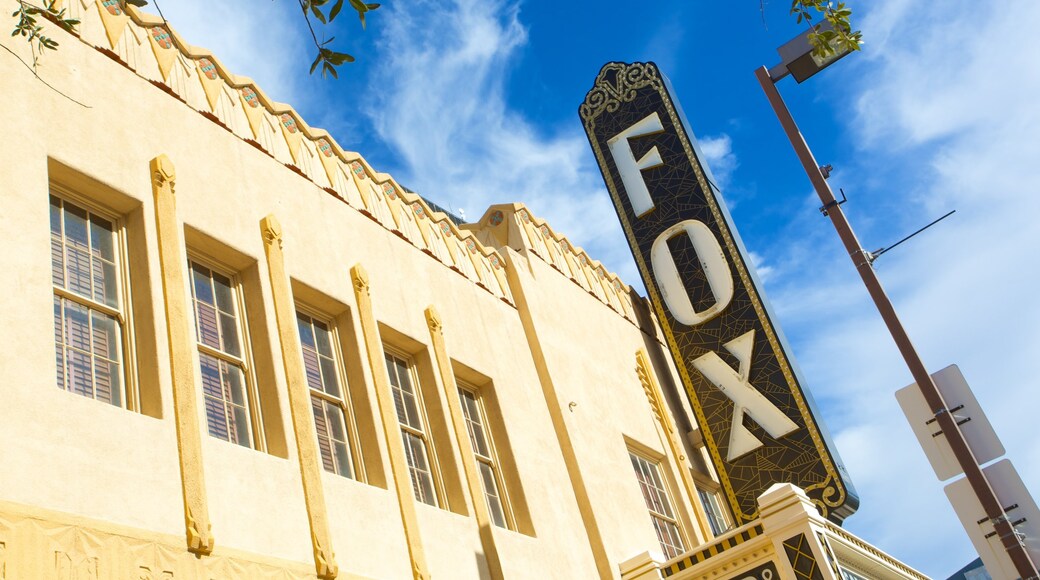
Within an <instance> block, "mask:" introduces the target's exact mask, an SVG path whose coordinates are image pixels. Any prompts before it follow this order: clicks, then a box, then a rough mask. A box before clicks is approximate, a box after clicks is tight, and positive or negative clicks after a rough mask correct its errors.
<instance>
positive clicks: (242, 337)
mask: <svg viewBox="0 0 1040 580" xmlns="http://www.w3.org/2000/svg"><path fill="white" fill-rule="evenodd" d="M192 263H195V264H198V265H199V266H202V267H203V268H206V269H207V270H209V271H210V276H211V277H212V275H213V274H219V275H221V276H223V277H225V278H227V279H228V280H229V281H230V284H229V287H230V289H231V294H232V302H233V304H234V306H235V313H234V314H235V320H236V323H237V324H236V325H235V327H236V329H237V333H238V340H239V348H240V349H241V351H242V354H241V356H239V357H236V356H235V355H232V354H229V353H225V352H223V351H221V350H220V349H217V348H213V347H211V346H209V345H206V344H203V343H202V342H201V341H200V340H199V338H200V336H201V334H200V330H199V321H198V312H197V311H196V307H195V303H196V297H195V284H194V274H193V273H192ZM186 265H187V268H188V271H187V276H186V277H185V278H186V280H185V282H186V283H187V285H188V304H189V307H190V309H191V313H192V323H193V325H194V326H193V327H192V330H193V332H194V338H195V353H196V355H195V357H196V365H195V369H196V370H197V371H198V373H199V375H198V376H199V387H200V388H202V380H201V379H202V358H201V356H200V355H202V354H206V355H208V356H211V357H214V358H216V359H217V360H218V361H223V362H226V363H229V364H232V365H236V366H238V365H240V366H239V368H240V369H241V370H242V377H243V380H244V381H245V385H244V389H245V397H244V400H245V403H246V416H247V417H248V427H249V445H241V444H239V443H238V442H236V441H233V440H231V439H222V438H220V437H217V436H216V435H213V434H212V433H210V432H209V415H208V414H207V413H206V412H205V397H206V395H205V392H203V395H202V397H203V399H202V403H203V404H202V407H203V415H204V416H205V418H206V434H207V435H209V436H210V437H212V438H214V439H217V440H218V441H224V442H226V443H231V444H233V445H236V446H239V447H245V448H248V449H253V450H256V451H260V452H263V453H267V438H266V437H265V433H264V425H263V418H262V416H261V407H260V398H259V393H258V391H257V385H256V383H257V377H256V370H255V362H254V361H253V348H252V347H253V345H252V341H251V340H250V332H249V320H248V316H247V314H246V304H245V292H244V291H243V288H242V279H241V276H240V274H239V271H238V270H237V269H235V268H232V267H230V266H228V265H226V264H224V263H222V262H220V261H219V260H216V259H213V258H211V257H209V256H208V255H205V254H201V253H199V252H196V251H193V250H192V249H191V248H188V249H187V261H186ZM218 327H219V323H218ZM227 405H228V402H227V401H226V400H225V401H224V406H225V411H224V412H225V416H226V414H227Z"/></svg>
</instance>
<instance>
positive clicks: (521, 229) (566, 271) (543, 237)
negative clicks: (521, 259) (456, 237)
mask: <svg viewBox="0 0 1040 580" xmlns="http://www.w3.org/2000/svg"><path fill="white" fill-rule="evenodd" d="M462 228H463V229H464V230H468V231H472V232H474V233H475V234H476V235H477V237H478V238H479V239H480V241H481V242H483V243H484V245H486V246H491V247H496V248H502V247H511V248H513V249H516V250H519V251H522V252H524V253H529V254H534V255H535V256H537V257H538V258H539V259H541V260H542V261H544V262H545V263H547V264H549V265H550V266H551V267H552V268H553V269H554V270H556V271H557V272H559V273H561V274H563V275H564V276H567V277H568V278H570V280H571V281H572V282H574V283H575V284H577V285H578V286H580V287H581V288H582V289H584V290H585V291H586V292H588V293H589V294H591V295H592V296H593V297H595V298H596V299H597V300H599V301H600V302H602V303H603V304H605V305H606V306H607V307H609V308H610V309H611V310H613V311H615V312H617V313H618V314H619V315H621V316H622V317H624V318H625V319H626V320H628V321H629V322H631V323H632V324H635V325H636V326H640V321H639V318H638V317H637V314H636V305H635V304H634V303H633V292H634V291H633V290H632V288H631V287H630V286H629V285H628V284H625V283H624V282H623V281H622V280H621V278H620V277H619V276H618V275H617V274H615V273H613V272H610V271H608V270H607V268H606V267H605V266H604V265H603V264H602V263H601V262H600V261H599V260H594V259H593V258H592V257H591V256H589V254H588V253H587V252H586V251H585V250H584V249H582V248H580V247H578V246H575V245H574V244H573V243H571V241H570V240H569V239H567V237H566V236H564V235H562V234H560V233H558V232H556V231H555V230H553V229H552V227H550V226H549V224H548V222H546V221H545V220H544V219H541V218H538V217H535V216H534V215H533V214H532V213H531V211H530V210H529V209H528V208H527V206H525V205H524V204H522V203H509V204H499V205H493V206H491V207H489V208H488V210H487V211H486V212H485V213H484V215H483V216H482V217H481V218H480V219H479V220H477V221H476V222H475V223H472V224H466V225H464V226H462ZM648 332H650V333H651V334H655V335H656V331H655V330H648Z"/></svg>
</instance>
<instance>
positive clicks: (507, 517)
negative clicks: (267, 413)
mask: <svg viewBox="0 0 1040 580" xmlns="http://www.w3.org/2000/svg"><path fill="white" fill-rule="evenodd" d="M455 383H456V386H457V388H458V394H459V404H460V406H461V407H462V409H461V410H462V417H463V420H464V421H466V432H467V433H469V434H470V437H471V443H472V437H473V435H472V431H471V430H470V422H471V420H470V417H469V415H468V414H467V412H466V404H465V402H464V401H463V397H464V394H463V393H466V394H469V395H470V396H472V397H473V402H474V403H475V404H476V407H477V413H478V414H479V418H480V426H481V428H482V430H483V432H484V443H485V445H487V448H488V453H489V455H487V456H481V455H480V453H479V452H478V451H477V448H476V446H475V445H474V446H473V458H474V460H476V462H477V463H478V465H477V467H478V473H477V475H478V476H480V486H481V489H483V490H484V500H485V501H488V497H487V495H488V492H487V488H485V487H484V479H483V477H482V476H481V475H480V473H479V467H480V465H479V464H480V463H483V464H485V465H487V466H488V467H490V468H491V473H492V474H493V475H494V479H495V487H496V488H497V489H496V491H497V492H498V503H499V507H500V508H501V509H502V519H503V520H504V521H503V525H502V526H498V524H497V523H495V521H494V519H492V522H491V523H492V525H495V526H498V527H500V528H502V529H506V530H514V531H515V530H516V529H517V526H516V518H515V516H514V514H513V509H512V505H513V504H512V502H511V501H510V500H509V493H508V491H507V490H506V485H505V479H504V478H503V476H502V469H501V465H502V462H501V461H499V455H498V447H497V446H496V445H495V440H494V437H493V436H492V434H491V426H490V423H489V421H488V413H487V405H485V404H484V397H483V396H481V392H480V389H479V388H477V387H475V386H473V385H471V384H469V383H467V382H465V381H461V380H458V379H456V380H455ZM488 503H489V504H490V502H488ZM488 509H489V510H490V509H491V506H490V505H488ZM489 515H490V514H489Z"/></svg>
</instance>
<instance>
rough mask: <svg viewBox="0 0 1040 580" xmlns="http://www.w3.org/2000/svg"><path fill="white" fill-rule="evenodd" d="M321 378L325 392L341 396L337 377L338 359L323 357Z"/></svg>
mask: <svg viewBox="0 0 1040 580" xmlns="http://www.w3.org/2000/svg"><path fill="white" fill-rule="evenodd" d="M321 379H322V383H323V384H324V386H325V389H324V390H325V392H326V393H328V394H330V395H332V396H333V397H336V398H339V397H340V393H339V380H338V379H337V378H336V361H334V360H332V359H331V358H325V357H321Z"/></svg>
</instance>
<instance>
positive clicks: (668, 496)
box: [628, 445, 691, 559]
mask: <svg viewBox="0 0 1040 580" xmlns="http://www.w3.org/2000/svg"><path fill="white" fill-rule="evenodd" d="M628 453H629V455H630V456H634V457H637V458H639V459H642V460H643V461H645V462H646V463H647V464H648V465H649V466H650V467H651V468H653V469H655V470H656V471H657V476H658V478H659V479H660V480H661V486H662V487H663V489H662V491H663V492H664V499H665V501H667V502H668V507H669V508H671V510H672V515H671V516H668V515H666V514H662V513H660V512H657V511H655V510H653V509H651V508H650V506H649V505H646V498H643V497H642V490H641V489H640V490H639V492H640V493H639V495H640V498H641V499H643V507H644V508H646V513H647V515H648V516H650V519H651V522H650V523H651V528H653V519H654V518H660V519H661V520H664V521H666V522H669V523H671V524H674V525H675V529H676V530H678V533H679V541H680V543H681V544H682V545H681V546H680V548H681V550H680V552H679V553H680V554H682V553H684V552H686V551H689V549H690V545H691V544H690V540H689V534H687V533H686V530H685V528H684V525H683V522H682V519H681V518H680V517H679V516H680V514H679V511H678V509H677V505H678V504H676V502H675V499H674V498H675V493H673V490H672V485H671V481H670V480H669V478H668V472H667V469H666V465H667V463H666V462H665V459H664V458H663V457H655V456H654V455H651V454H648V453H647V452H645V451H642V450H640V449H637V448H635V447H633V446H632V445H629V446H628ZM634 475H635V474H634V473H633V476H634ZM636 485H637V486H638V485H639V480H638V479H637V480H636ZM655 535H656V532H655ZM658 543H660V541H658ZM659 547H660V548H661V549H662V550H663V551H665V552H667V550H665V548H664V546H659ZM668 559H671V556H670V557H669V558H668Z"/></svg>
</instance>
